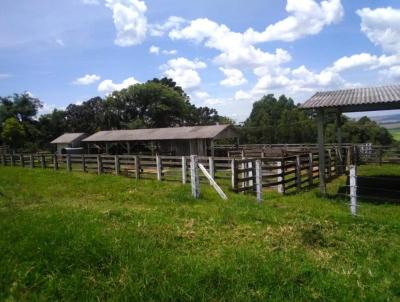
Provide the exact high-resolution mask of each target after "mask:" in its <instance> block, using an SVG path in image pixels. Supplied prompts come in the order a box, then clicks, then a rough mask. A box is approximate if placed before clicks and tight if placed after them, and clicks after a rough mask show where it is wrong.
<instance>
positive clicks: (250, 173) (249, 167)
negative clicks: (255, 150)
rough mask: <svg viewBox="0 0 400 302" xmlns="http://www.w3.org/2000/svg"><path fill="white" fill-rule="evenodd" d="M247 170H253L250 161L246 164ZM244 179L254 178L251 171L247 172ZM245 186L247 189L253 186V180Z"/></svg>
mask: <svg viewBox="0 0 400 302" xmlns="http://www.w3.org/2000/svg"><path fill="white" fill-rule="evenodd" d="M247 168H248V169H253V162H252V161H249V162H248V163H247ZM246 177H254V175H253V170H251V171H249V172H247V176H246ZM247 186H248V187H252V186H254V182H253V180H249V181H247Z"/></svg>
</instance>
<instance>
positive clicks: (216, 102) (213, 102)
mask: <svg viewBox="0 0 400 302" xmlns="http://www.w3.org/2000/svg"><path fill="white" fill-rule="evenodd" d="M204 104H205V105H207V106H217V105H225V104H226V102H225V101H224V100H222V99H218V98H209V99H206V100H205V101H204Z"/></svg>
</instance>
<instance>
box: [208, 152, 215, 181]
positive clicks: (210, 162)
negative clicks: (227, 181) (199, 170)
mask: <svg viewBox="0 0 400 302" xmlns="http://www.w3.org/2000/svg"><path fill="white" fill-rule="evenodd" d="M208 170H209V173H210V175H211V177H212V178H213V179H215V165H214V158H213V157H212V156H211V157H209V158H208Z"/></svg>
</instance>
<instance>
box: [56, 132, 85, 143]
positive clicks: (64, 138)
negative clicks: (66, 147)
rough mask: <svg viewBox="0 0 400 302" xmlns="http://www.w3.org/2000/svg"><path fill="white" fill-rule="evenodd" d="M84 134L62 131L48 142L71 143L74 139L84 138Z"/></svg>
mask: <svg viewBox="0 0 400 302" xmlns="http://www.w3.org/2000/svg"><path fill="white" fill-rule="evenodd" d="M85 136H86V134H85V133H64V134H63V135H61V136H59V137H57V138H56V139H55V140H53V141H52V142H50V144H71V143H73V142H74V141H76V140H79V139H82V138H84V137H85Z"/></svg>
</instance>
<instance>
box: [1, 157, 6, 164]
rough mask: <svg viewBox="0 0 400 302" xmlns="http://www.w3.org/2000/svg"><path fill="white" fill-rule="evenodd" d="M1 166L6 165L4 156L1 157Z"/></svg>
mask: <svg viewBox="0 0 400 302" xmlns="http://www.w3.org/2000/svg"><path fill="white" fill-rule="evenodd" d="M1 164H2V165H3V166H5V165H6V156H5V155H4V154H2V155H1Z"/></svg>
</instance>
